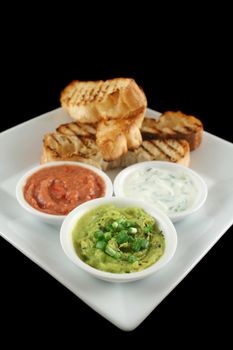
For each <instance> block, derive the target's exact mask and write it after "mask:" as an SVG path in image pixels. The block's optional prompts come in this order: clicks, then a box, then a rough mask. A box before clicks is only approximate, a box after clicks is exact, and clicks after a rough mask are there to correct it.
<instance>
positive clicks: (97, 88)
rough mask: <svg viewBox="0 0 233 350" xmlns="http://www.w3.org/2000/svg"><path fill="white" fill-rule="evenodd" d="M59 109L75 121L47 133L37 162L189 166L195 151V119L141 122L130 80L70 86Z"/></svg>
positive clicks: (140, 102)
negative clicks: (159, 162) (152, 162)
mask: <svg viewBox="0 0 233 350" xmlns="http://www.w3.org/2000/svg"><path fill="white" fill-rule="evenodd" d="M61 104H62V106H63V107H64V108H65V110H66V111H67V112H68V114H69V115H70V116H71V118H72V119H73V120H74V122H72V123H67V124H64V125H60V126H59V127H58V128H57V130H56V132H54V133H50V134H46V135H45V136H44V141H43V151H42V158H41V161H42V163H45V162H49V161H56V160H72V161H80V162H85V163H88V164H91V165H94V166H97V167H99V168H102V169H103V170H108V169H113V168H117V167H125V166H128V165H131V164H134V163H137V162H141V161H146V160H166V161H172V162H177V163H181V164H183V165H186V166H188V165H189V159H190V157H189V151H190V149H191V150H193V149H195V148H197V147H198V146H199V144H200V143H201V139H202V133H203V126H202V123H201V122H200V120H198V119H197V118H195V117H192V116H186V115H185V114H183V113H181V112H166V113H164V114H163V115H161V117H160V118H159V120H158V121H157V120H153V119H149V118H145V112H146V107H147V100H146V96H145V94H144V92H143V91H142V90H141V89H140V88H139V86H138V85H137V84H136V82H135V81H134V80H133V79H124V78H117V79H112V80H107V81H97V82H80V81H74V82H72V83H71V84H69V85H68V86H67V87H66V88H65V89H64V90H63V91H62V93H61Z"/></svg>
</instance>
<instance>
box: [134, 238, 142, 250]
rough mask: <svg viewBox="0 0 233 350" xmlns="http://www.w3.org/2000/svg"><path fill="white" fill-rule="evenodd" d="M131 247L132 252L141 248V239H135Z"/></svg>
mask: <svg viewBox="0 0 233 350" xmlns="http://www.w3.org/2000/svg"><path fill="white" fill-rule="evenodd" d="M132 249H133V251H134V252H139V250H140V249H141V240H140V239H136V240H135V241H134V242H133V243H132Z"/></svg>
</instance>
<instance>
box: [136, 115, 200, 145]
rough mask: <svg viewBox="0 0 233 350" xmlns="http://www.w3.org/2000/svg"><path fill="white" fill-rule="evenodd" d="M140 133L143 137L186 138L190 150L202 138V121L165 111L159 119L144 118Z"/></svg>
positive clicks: (198, 143)
mask: <svg viewBox="0 0 233 350" xmlns="http://www.w3.org/2000/svg"><path fill="white" fill-rule="evenodd" d="M141 133H142V136H143V139H148V140H149V139H162V140H164V139H167V138H174V139H176V140H181V139H182V140H186V141H188V143H189V146H190V150H191V151H192V150H194V149H196V148H197V147H198V146H199V145H200V143H201V140H202V134H203V125H202V122H201V121H200V120H199V119H197V118H195V117H193V116H189V115H185V114H183V113H181V112H170V111H169V112H165V113H163V114H162V115H161V116H160V118H159V120H155V119H149V118H145V119H144V121H143V124H142V129H141Z"/></svg>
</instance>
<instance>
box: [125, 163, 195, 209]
mask: <svg viewBox="0 0 233 350" xmlns="http://www.w3.org/2000/svg"><path fill="white" fill-rule="evenodd" d="M123 193H124V195H125V196H127V197H131V198H135V199H141V200H143V201H146V202H147V203H150V204H153V205H155V206H156V207H157V208H159V209H160V210H162V211H164V212H165V213H166V214H168V215H173V214H177V213H180V212H183V211H185V210H187V209H189V208H190V207H192V205H193V204H194V202H195V200H196V197H197V194H198V189H197V187H196V185H195V183H194V181H193V180H192V178H191V176H189V175H188V174H187V173H185V172H184V171H182V170H181V169H177V170H175V169H174V171H172V170H169V169H155V168H153V167H149V168H145V169H135V170H134V171H133V172H131V173H130V174H129V175H128V176H126V178H125V181H124V184H123Z"/></svg>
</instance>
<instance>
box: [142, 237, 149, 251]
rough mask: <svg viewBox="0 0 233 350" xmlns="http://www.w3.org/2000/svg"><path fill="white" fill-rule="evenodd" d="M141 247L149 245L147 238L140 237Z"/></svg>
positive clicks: (144, 247)
mask: <svg viewBox="0 0 233 350" xmlns="http://www.w3.org/2000/svg"><path fill="white" fill-rule="evenodd" d="M140 241H141V249H146V248H148V246H149V241H148V240H147V239H145V238H144V239H141V240H140Z"/></svg>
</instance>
